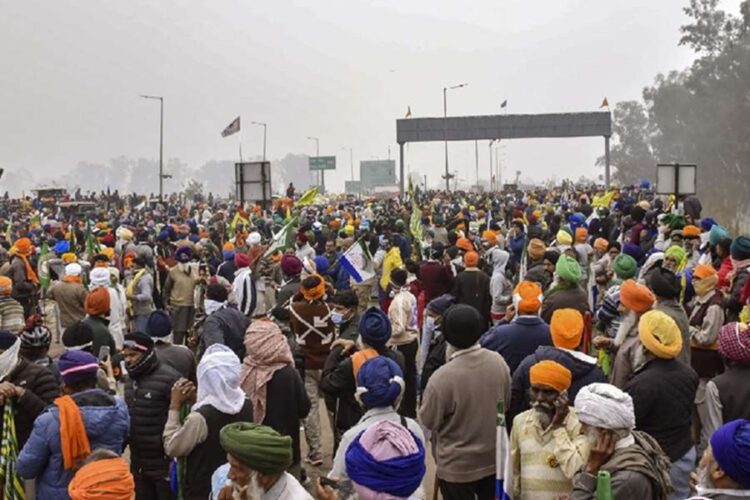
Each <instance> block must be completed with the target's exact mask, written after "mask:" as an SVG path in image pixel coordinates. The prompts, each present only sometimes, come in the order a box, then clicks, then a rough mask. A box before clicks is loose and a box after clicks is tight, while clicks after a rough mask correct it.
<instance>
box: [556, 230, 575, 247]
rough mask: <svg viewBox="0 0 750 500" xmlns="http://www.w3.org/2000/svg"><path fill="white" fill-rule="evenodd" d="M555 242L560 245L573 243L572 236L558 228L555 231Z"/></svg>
mask: <svg viewBox="0 0 750 500" xmlns="http://www.w3.org/2000/svg"><path fill="white" fill-rule="evenodd" d="M556 239H557V242H558V243H559V244H561V245H572V244H573V237H572V236H571V235H570V233H569V232H567V231H563V230H562V229H560V230H559V231H558V232H557V238H556Z"/></svg>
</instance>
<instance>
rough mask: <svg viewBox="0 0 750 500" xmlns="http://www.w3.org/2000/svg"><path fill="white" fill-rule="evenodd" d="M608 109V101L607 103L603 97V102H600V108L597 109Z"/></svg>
mask: <svg viewBox="0 0 750 500" xmlns="http://www.w3.org/2000/svg"><path fill="white" fill-rule="evenodd" d="M608 107H609V101H608V100H607V98H606V97H605V98H604V100H603V101H602V105H601V106H599V109H602V108H608Z"/></svg>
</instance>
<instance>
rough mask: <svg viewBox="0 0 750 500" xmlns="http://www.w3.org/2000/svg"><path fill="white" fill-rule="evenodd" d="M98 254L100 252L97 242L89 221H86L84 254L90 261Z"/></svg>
mask: <svg viewBox="0 0 750 500" xmlns="http://www.w3.org/2000/svg"><path fill="white" fill-rule="evenodd" d="M99 252H101V248H100V246H99V242H98V241H97V240H96V238H95V237H94V233H93V232H92V231H91V221H86V253H87V254H88V256H89V259H90V258H91V257H93V256H94V255H96V254H98V253H99Z"/></svg>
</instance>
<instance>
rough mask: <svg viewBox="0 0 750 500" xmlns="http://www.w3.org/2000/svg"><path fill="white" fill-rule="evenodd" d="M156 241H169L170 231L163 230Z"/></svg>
mask: <svg viewBox="0 0 750 500" xmlns="http://www.w3.org/2000/svg"><path fill="white" fill-rule="evenodd" d="M156 241H169V230H167V229H163V230H162V231H161V232H160V233H159V236H157V237H156Z"/></svg>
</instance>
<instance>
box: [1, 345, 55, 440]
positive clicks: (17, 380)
mask: <svg viewBox="0 0 750 500" xmlns="http://www.w3.org/2000/svg"><path fill="white" fill-rule="evenodd" d="M7 381H8V382H10V383H11V384H13V385H17V386H18V387H23V388H24V389H25V390H26V391H25V392H24V394H23V396H21V397H20V398H18V400H17V401H16V407H15V409H16V412H15V413H16V415H15V417H16V436H17V437H18V449H19V450H20V449H21V448H23V445H24V444H26V440H27V439H29V435H31V429H32V428H33V427H34V420H36V417H37V416H39V414H40V413H42V410H44V408H45V407H46V406H47V405H49V404H51V403H52V402H53V401H54V400H55V398H57V397H58V396H59V395H60V386H59V385H58V383H57V381H56V380H55V376H54V375H53V374H52V372H51V371H50V370H49V368H45V367H43V366H39V365H37V364H36V363H30V362H28V361H26V360H25V359H20V360H19V362H18V365H16V367H15V368H14V369H13V371H12V372H10V375H8V378H7ZM0 408H1V407H0Z"/></svg>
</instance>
